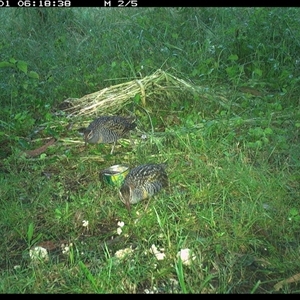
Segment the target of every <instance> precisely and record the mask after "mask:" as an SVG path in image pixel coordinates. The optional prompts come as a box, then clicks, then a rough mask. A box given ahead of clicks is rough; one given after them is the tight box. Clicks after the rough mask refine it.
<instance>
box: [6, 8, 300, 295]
mask: <svg viewBox="0 0 300 300" xmlns="http://www.w3.org/2000/svg"><path fill="white" fill-rule="evenodd" d="M298 13H299V10H298V9H297V8H288V9H287V8H219V9H213V8H177V9H175V8H174V9H173V8H139V9H114V8H112V9H109V8H105V9H101V8H78V9H75V8H72V9H61V10H57V9H55V10H51V9H47V10H45V9H44V10H39V9H30V10H23V9H20V8H18V9H14V8H12V9H5V12H4V10H3V11H0V20H1V21H2V22H1V23H2V24H4V25H3V26H2V27H1V35H2V37H3V38H2V41H1V44H0V45H1V54H0V57H1V62H0V76H1V82H0V84H1V91H2V97H1V104H2V110H1V112H0V116H1V117H0V120H1V121H0V144H1V150H0V157H1V162H0V193H1V197H0V205H1V206H0V207H1V209H0V220H1V222H0V226H1V232H2V243H1V245H0V251H1V253H2V255H1V256H0V272H1V279H0V291H1V292H2V293H213V294H214V293H271V294H273V293H274V294H275V293H281V294H287V293H299V283H298V281H299V277H300V275H299V266H300V262H299V250H300V246H299V231H300V203H299V198H300V191H299V180H300V173H299V166H300V163H299V159H300V146H299V145H300V144H299V127H300V117H299V115H300V112H299V84H298V82H299V78H300V72H299V59H298V53H299V31H298V28H299V25H300V24H299V18H298ZM4 20H5V21H4ZM157 69H162V70H165V71H167V72H169V73H171V74H174V75H176V76H177V77H178V78H182V79H184V80H188V81H189V82H191V83H192V84H193V85H195V86H197V87H201V89H199V90H198V92H196V91H195V92H193V93H189V92H186V91H182V92H178V91H176V92H174V93H167V92H166V94H165V95H164V94H162V93H160V94H159V95H155V94H153V95H152V96H151V97H149V98H148V99H147V105H146V108H145V109H146V111H147V113H145V110H142V109H140V108H139V106H138V105H136V104H139V103H136V102H137V101H138V100H137V99H138V98H137V99H132V101H130V102H129V103H127V104H126V105H124V106H122V107H120V109H119V111H118V114H123V115H126V114H128V113H129V112H131V113H134V114H135V115H136V116H137V124H138V126H137V130H136V131H134V132H132V135H131V138H132V140H133V141H134V144H131V143H130V142H129V140H128V141H127V140H125V141H121V142H120V143H119V144H118V146H117V147H116V150H115V153H114V154H113V155H110V150H111V146H110V145H98V146H93V145H89V146H88V147H87V148H85V147H84V143H83V140H82V138H81V137H80V136H79V135H78V133H77V131H76V130H75V129H72V128H69V127H68V126H67V124H68V122H69V121H70V120H68V119H67V117H66V115H64V114H61V113H60V114H58V112H60V111H59V104H60V103H61V102H62V101H63V100H64V99H66V98H72V97H76V98H80V97H82V96H84V95H85V94H88V93H93V92H95V91H98V90H101V89H103V88H105V87H109V86H111V85H114V84H119V83H122V82H127V81H129V80H132V79H135V78H137V79H138V78H142V77H144V76H147V75H150V74H152V73H153V72H155V71H156V70H157ZM201 91H202V92H201ZM98 114H101V112H98ZM71 121H72V122H73V123H75V125H74V126H75V127H76V126H78V127H79V126H80V125H81V124H82V123H84V122H89V121H91V118H87V119H85V118H84V117H81V118H79V119H74V120H71ZM150 121H151V123H150ZM151 126H152V127H153V131H152V127H151ZM50 136H54V137H55V138H57V142H56V143H55V144H54V145H53V146H50V147H49V148H48V149H47V150H46V151H45V152H44V153H42V154H41V155H39V156H38V157H34V158H28V157H25V156H24V155H23V154H22V153H24V151H28V150H32V149H35V148H37V147H38V146H40V145H42V144H43V143H44V142H45V139H46V138H48V137H50ZM144 136H146V138H142V137H144ZM165 161H166V162H167V165H168V167H167V172H168V174H169V178H170V188H169V189H166V190H164V191H162V192H160V193H159V194H157V195H156V196H155V197H154V198H152V199H151V200H150V201H149V202H147V201H144V202H141V203H138V204H136V205H134V206H133V207H132V216H129V214H128V212H127V210H126V208H125V206H124V204H123V203H122V202H121V201H120V200H119V197H118V188H116V187H111V186H107V185H106V184H104V183H103V182H102V181H101V180H100V178H99V172H100V170H101V169H104V168H105V167H107V166H110V165H113V164H119V163H126V164H128V165H130V166H131V167H134V166H137V165H139V164H143V163H145V162H154V163H160V162H165ZM37 246H39V247H42V248H44V249H46V250H47V257H45V258H42V256H39V257H38V259H34V258H32V255H33V254H32V253H36V252H32V251H33V250H34V249H35V247H37ZM155 247H156V249H157V251H158V252H157V253H154V251H153V249H154V248H155ZM150 249H152V251H151V250H150ZM184 249H190V251H191V252H190V257H189V258H190V260H189V262H190V264H187V263H186V261H184V259H180V258H178V252H179V251H180V250H184ZM30 250H31V252H30ZM124 251H125V253H127V255H124V256H122V257H120V256H119V255H120V253H121V254H122V253H123V254H124ZM155 254H156V255H155ZM284 280H287V281H285V282H282V281H284Z"/></svg>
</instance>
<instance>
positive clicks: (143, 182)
mask: <svg viewBox="0 0 300 300" xmlns="http://www.w3.org/2000/svg"><path fill="white" fill-rule="evenodd" d="M165 168H166V165H165V164H145V165H140V166H137V167H135V168H133V169H131V170H130V171H129V173H128V175H127V176H126V177H125V179H124V182H123V184H122V186H121V188H120V191H119V195H120V199H121V201H122V202H123V203H124V204H125V205H126V207H127V209H128V210H129V209H130V204H135V203H138V202H139V201H141V200H144V199H147V198H150V197H151V196H153V195H154V194H156V193H158V192H159V191H160V190H161V189H163V188H165V187H167V186H168V184H169V181H168V175H167V173H166V171H165Z"/></svg>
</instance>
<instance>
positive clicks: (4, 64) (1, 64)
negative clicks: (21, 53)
mask: <svg viewBox="0 0 300 300" xmlns="http://www.w3.org/2000/svg"><path fill="white" fill-rule="evenodd" d="M14 66H15V65H14V64H12V63H10V62H8V61H1V62H0V68H6V67H14Z"/></svg>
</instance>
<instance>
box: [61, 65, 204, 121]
mask: <svg viewBox="0 0 300 300" xmlns="http://www.w3.org/2000/svg"><path fill="white" fill-rule="evenodd" d="M200 90H202V91H200ZM186 91H188V92H198V93H199V92H201V94H203V96H205V95H204V89H202V88H199V87H196V86H193V85H192V84H190V83H188V82H186V81H184V80H182V79H179V78H177V77H175V76H173V75H171V74H169V73H167V72H164V71H162V70H160V69H159V70H157V71H156V72H155V73H153V74H152V75H150V76H146V77H144V78H142V79H137V80H132V81H128V82H125V83H121V84H117V85H114V86H110V87H107V88H104V89H102V90H100V91H97V92H94V93H92V94H88V95H85V96H83V97H82V98H68V99H66V100H64V101H63V103H62V105H61V108H62V110H63V111H64V112H65V113H66V115H67V117H69V118H72V119H73V118H74V117H83V116H85V117H89V116H93V117H95V116H98V115H103V114H113V113H116V112H117V111H119V110H120V109H121V108H122V107H123V106H124V105H126V104H127V103H128V102H129V101H132V100H133V99H134V98H135V97H136V96H139V97H140V100H141V104H142V105H143V106H144V107H145V106H146V102H147V99H149V98H151V97H153V98H156V99H157V98H158V97H161V99H172V97H174V96H176V95H179V94H181V93H183V92H186Z"/></svg>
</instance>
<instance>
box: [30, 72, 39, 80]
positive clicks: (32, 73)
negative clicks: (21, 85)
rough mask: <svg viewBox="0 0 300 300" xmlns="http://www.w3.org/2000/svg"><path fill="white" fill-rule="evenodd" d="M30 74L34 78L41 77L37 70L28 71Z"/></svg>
mask: <svg viewBox="0 0 300 300" xmlns="http://www.w3.org/2000/svg"><path fill="white" fill-rule="evenodd" d="M28 76H29V77H30V78H34V79H39V78H40V76H39V74H38V73H37V72H34V71H30V72H29V73H28Z"/></svg>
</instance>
